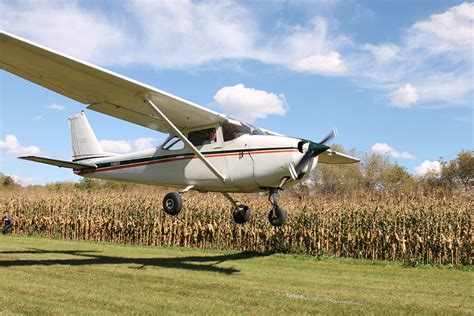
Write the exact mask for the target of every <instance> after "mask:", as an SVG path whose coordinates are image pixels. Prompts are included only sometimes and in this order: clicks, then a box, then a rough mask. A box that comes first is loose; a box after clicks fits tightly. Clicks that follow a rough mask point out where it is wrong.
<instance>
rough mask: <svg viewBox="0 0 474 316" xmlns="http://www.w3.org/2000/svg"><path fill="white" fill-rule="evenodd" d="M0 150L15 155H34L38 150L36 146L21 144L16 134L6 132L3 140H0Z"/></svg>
mask: <svg viewBox="0 0 474 316" xmlns="http://www.w3.org/2000/svg"><path fill="white" fill-rule="evenodd" d="M0 150H4V151H6V152H7V153H9V154H12V155H17V156H25V155H34V154H38V153H39V152H40V149H39V148H38V147H36V146H28V147H24V146H22V145H21V144H20V142H19V141H18V139H17V138H16V136H15V135H11V134H6V135H5V140H0Z"/></svg>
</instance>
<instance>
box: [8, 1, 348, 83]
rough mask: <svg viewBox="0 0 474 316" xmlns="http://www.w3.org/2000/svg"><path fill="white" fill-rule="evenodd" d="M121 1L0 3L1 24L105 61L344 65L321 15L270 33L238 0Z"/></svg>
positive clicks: (335, 68) (314, 68)
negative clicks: (108, 7)
mask: <svg viewBox="0 0 474 316" xmlns="http://www.w3.org/2000/svg"><path fill="white" fill-rule="evenodd" d="M122 8H123V11H114V14H113V15H110V14H106V13H105V12H100V11H99V9H95V8H94V6H88V7H87V8H86V7H85V6H82V5H81V4H80V2H76V1H65V0H57V1H26V2H20V3H15V4H6V3H0V28H3V29H5V30H6V31H9V32H12V33H14V34H17V35H20V36H23V37H25V38H27V39H30V40H32V41H36V42H38V43H40V44H43V45H46V46H48V47H52V48H54V49H56V50H58V51H60V52H64V53H67V54H70V55H72V56H74V57H78V58H80V59H84V60H87V61H91V62H95V63H101V64H103V65H117V64H119V65H123V64H128V63H135V64H137V63H138V64H148V65H152V66H154V67H157V68H184V67H191V66H198V65H203V64H205V63H208V62H212V61H216V60H223V59H239V60H240V59H253V60H258V61H260V62H263V63H268V64H278V65H282V66H284V67H288V68H291V69H294V70H297V71H301V70H304V71H307V69H306V68H305V67H303V66H302V65H301V63H303V64H309V65H306V67H308V66H309V67H310V69H309V71H311V72H313V73H317V74H322V75H327V74H329V75H334V74H341V73H343V72H344V71H345V64H344V63H343V61H342V59H341V57H340V54H339V53H338V52H337V51H338V48H339V47H340V46H341V45H343V44H345V43H347V38H346V37H344V36H340V35H339V36H330V35H329V32H328V22H327V19H325V18H322V17H313V18H312V19H311V20H310V21H309V23H307V24H305V25H288V26H286V25H280V24H278V22H277V24H278V25H277V26H276V27H278V31H279V32H269V31H268V30H264V29H263V27H261V26H260V21H259V20H258V19H257V16H256V15H255V13H254V12H253V9H252V8H247V6H245V5H243V4H241V3H238V2H231V1H199V2H198V1H191V0H170V1H159V2H155V1H149V2H146V5H144V2H143V1H141V0H129V1H127V2H125V5H124V6H123V7H122ZM137 47H139V48H140V49H136V48H137ZM308 56H309V57H308ZM304 59H307V60H306V61H305V60H304ZM321 59H323V61H328V62H330V67H329V69H328V68H322V69H321V67H322V66H323V65H318V63H320V60H321ZM295 65H299V67H295ZM302 67H303V68H304V69H301V68H302Z"/></svg>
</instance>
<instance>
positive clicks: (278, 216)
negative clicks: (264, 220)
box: [268, 188, 286, 227]
mask: <svg viewBox="0 0 474 316" xmlns="http://www.w3.org/2000/svg"><path fill="white" fill-rule="evenodd" d="M278 190H279V189H278V188H277V189H271V190H270V194H269V195H268V201H269V202H270V204H271V205H272V209H271V210H270V212H269V213H268V221H269V222H270V224H272V225H273V226H275V227H279V226H281V225H283V224H284V223H285V220H286V213H285V210H284V209H282V208H280V207H279V206H278V201H277V197H278ZM272 196H273V201H272V199H271V198H272Z"/></svg>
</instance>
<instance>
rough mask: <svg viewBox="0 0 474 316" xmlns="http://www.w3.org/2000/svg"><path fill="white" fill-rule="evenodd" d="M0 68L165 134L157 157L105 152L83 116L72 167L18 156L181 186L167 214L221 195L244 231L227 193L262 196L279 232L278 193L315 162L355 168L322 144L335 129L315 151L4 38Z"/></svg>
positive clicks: (76, 120) (90, 173) (74, 127)
mask: <svg viewBox="0 0 474 316" xmlns="http://www.w3.org/2000/svg"><path fill="white" fill-rule="evenodd" d="M0 68H1V69H4V70H6V71H8V72H11V73H13V74H15V75H17V76H20V77H22V78H24V79H26V80H29V81H32V82H34V83H36V84H38V85H41V86H43V87H45V88H48V89H50V90H53V91H55V92H57V93H60V94H62V95H65V96H67V97H69V98H71V99H73V100H76V101H78V102H80V103H83V104H86V105H87V109H90V110H93V111H97V112H101V113H104V114H106V115H110V116H113V117H116V118H119V119H122V120H125V121H128V122H131V123H134V124H138V125H141V126H144V127H147V128H150V129H153V130H156V131H158V132H162V133H167V134H169V136H168V138H166V140H165V141H164V142H163V144H161V145H160V146H159V147H157V148H154V149H148V150H143V151H138V152H134V153H129V154H120V155H119V154H112V153H107V152H104V151H103V150H102V148H101V146H100V144H99V142H98V141H97V138H96V136H95V135H94V132H93V131H92V129H91V127H90V125H89V123H88V121H87V119H86V116H85V114H84V112H81V113H80V114H77V115H74V116H72V117H70V118H69V123H70V128H71V138H72V149H73V156H72V161H62V160H57V159H51V158H45V157H37V156H26V157H19V158H21V159H25V160H31V161H35V162H41V163H45V164H49V165H54V166H58V167H64V168H71V169H73V171H74V173H75V174H77V175H80V176H83V177H90V178H97V179H111V180H119V181H129V182H135V183H144V184H153V185H160V186H167V187H174V188H179V189H181V190H180V191H179V192H170V193H168V194H166V196H165V197H164V199H163V208H164V211H165V212H166V213H168V214H171V215H177V214H178V213H179V212H180V210H181V208H182V205H183V200H182V196H183V194H184V193H185V192H187V191H189V190H197V191H199V192H221V193H222V194H223V195H224V196H225V197H226V198H227V199H228V200H229V201H230V202H231V203H232V204H233V212H232V214H233V218H234V220H235V222H236V223H239V224H244V223H245V222H247V221H248V220H249V217H250V209H249V207H248V206H247V205H244V204H238V203H237V202H236V201H235V200H234V199H233V198H232V197H231V196H230V195H229V193H232V192H234V193H236V192H244V193H245V192H262V191H264V192H268V194H269V196H268V200H269V202H270V203H271V205H272V207H271V209H270V212H269V214H268V219H269V221H270V223H271V224H272V225H273V226H281V225H283V223H284V222H285V219H286V214H285V211H284V210H283V209H282V208H280V207H279V206H278V201H277V195H278V192H279V191H280V190H283V189H284V188H286V187H288V186H291V185H293V184H295V183H297V181H300V180H301V179H302V178H303V176H304V175H305V174H308V173H309V172H310V171H311V170H313V169H314V168H315V167H316V164H317V162H320V163H329V164H345V163H355V162H358V161H359V160H358V159H357V158H354V157H350V156H347V155H344V154H342V153H338V152H336V151H334V150H331V149H330V147H329V146H327V145H326V142H328V141H329V140H330V139H332V138H333V137H334V136H335V131H333V132H331V133H330V134H329V135H328V136H326V137H325V138H324V139H323V140H321V141H320V142H319V143H317V142H312V141H309V140H306V139H303V138H297V137H289V136H284V135H281V134H278V133H274V132H270V131H268V130H265V129H261V128H258V127H255V126H252V125H250V124H247V123H245V122H242V121H239V120H236V119H232V118H230V117H227V116H226V115H223V114H221V113H217V112H215V111H212V110H210V109H207V108H204V107H202V106H199V105H197V104H194V103H192V102H189V101H187V100H184V99H182V98H179V97H176V96H173V95H171V94H169V93H166V92H163V91H161V90H158V89H156V88H154V87H151V86H148V85H146V84H143V83H141V82H138V81H135V80H132V79H129V78H127V77H124V76H122V75H119V74H116V73H114V72H111V71H108V70H106V69H103V68H100V67H97V66H95V65H92V64H89V63H86V62H83V61H80V60H78V59H75V58H72V57H69V56H66V55H64V54H61V53H59V52H56V51H54V50H52V49H49V48H46V47H43V46H41V45H38V44H36V43H33V42H31V41H28V40H25V39H22V38H19V37H17V36H14V35H12V34H9V33H6V32H3V31H0Z"/></svg>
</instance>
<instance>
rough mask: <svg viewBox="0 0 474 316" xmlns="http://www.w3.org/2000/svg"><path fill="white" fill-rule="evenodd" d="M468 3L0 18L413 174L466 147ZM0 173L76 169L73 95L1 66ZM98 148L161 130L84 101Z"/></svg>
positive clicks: (268, 5)
mask: <svg viewBox="0 0 474 316" xmlns="http://www.w3.org/2000/svg"><path fill="white" fill-rule="evenodd" d="M473 23H474V4H473V3H468V2H459V1H337V0H321V1H311V2H309V1H305V2H299V1H274V2H271V1H265V2H256V1H185V0H174V1H139V0H130V1H125V0H124V1H111V0H110V1H2V0H0V28H1V29H3V30H5V31H7V32H10V33H13V34H16V35H18V36H21V37H24V38H26V39H29V40H32V41H34V42H37V43H40V44H42V45H45V46H48V47H51V48H54V49H56V50H58V51H61V52H64V53H66V54H69V55H71V56H74V57H76V58H80V59H83V60H86V61H89V62H92V63H94V64H98V65H100V66H102V67H105V68H107V69H110V70H113V71H115V72H118V73H120V74H123V75H126V76H129V77H131V78H133V79H136V80H139V81H142V82H145V83H147V84H150V85H153V86H155V87H157V88H159V89H161V90H164V91H167V92H170V93H172V94H175V95H177V96H180V97H183V98H185V99H188V100H190V101H193V102H195V103H198V104H200V105H203V106H206V107H210V108H213V109H215V110H217V111H219V112H224V113H226V114H229V115H232V116H236V117H238V118H239V117H240V118H243V119H245V120H248V121H251V122H253V123H254V124H255V125H258V126H261V127H264V128H267V129H270V130H273V131H276V132H280V133H283V134H287V135H294V136H300V137H304V138H308V139H312V140H315V141H318V140H319V139H321V138H322V137H323V136H324V135H326V134H327V133H328V132H329V131H330V130H331V129H332V128H333V127H337V129H338V131H339V136H338V138H337V139H336V140H335V142H337V143H340V144H342V145H343V146H345V147H346V148H356V149H358V150H360V151H362V152H367V151H372V152H377V153H383V154H386V155H388V156H390V159H392V160H394V161H396V162H398V163H399V164H401V165H402V166H405V167H406V168H407V170H408V171H409V172H411V173H413V174H423V173H424V172H426V171H427V170H428V169H430V168H431V169H433V170H436V169H437V168H439V159H440V158H441V157H442V158H443V159H445V160H449V159H453V158H455V156H456V154H457V153H458V152H460V151H461V150H463V149H471V150H472V149H473V134H474V133H473V104H474V95H473V90H474V82H473V80H474V79H473V76H474V71H473V52H474V30H473ZM0 94H1V96H0V104H1V107H0V116H1V119H0V131H1V134H0V172H3V173H5V174H8V175H12V176H15V178H16V179H18V181H21V182H22V183H23V184H36V183H48V182H54V181H63V180H73V181H77V180H78V179H79V178H78V177H77V176H75V175H73V174H72V173H71V172H70V171H69V170H65V169H60V168H55V167H50V166H46V165H38V164H35V163H32V162H28V161H22V160H19V159H17V158H16V157H17V156H19V155H24V154H36V155H43V156H49V157H56V158H59V159H66V160H69V159H70V158H71V157H70V156H71V144H70V136H69V127H68V122H67V117H68V116H71V115H73V114H76V113H78V112H79V111H81V110H82V109H83V108H84V107H85V106H84V105H82V104H80V103H77V102H75V101H72V100H70V99H68V98H65V97H63V96H61V95H58V94H56V93H54V92H51V91H49V90H47V89H45V88H42V87H39V86H37V85H35V84H32V83H30V82H28V81H25V80H23V79H21V78H19V77H16V76H14V75H11V74H9V73H7V72H5V71H0ZM86 113H87V116H88V118H89V121H90V123H91V125H92V127H93V129H94V131H95V133H96V135H97V137H98V138H99V140H101V142H102V144H103V146H104V149H106V150H108V151H116V152H129V151H132V150H138V149H142V148H147V147H149V146H154V145H158V144H159V143H160V140H162V139H163V138H164V137H165V135H163V134H160V133H157V132H155V131H152V130H148V129H146V128H143V127H139V126H134V125H132V124H130V123H127V122H123V121H118V120H116V119H114V118H111V117H107V116H104V115H102V114H99V113H95V112H92V111H86Z"/></svg>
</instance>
